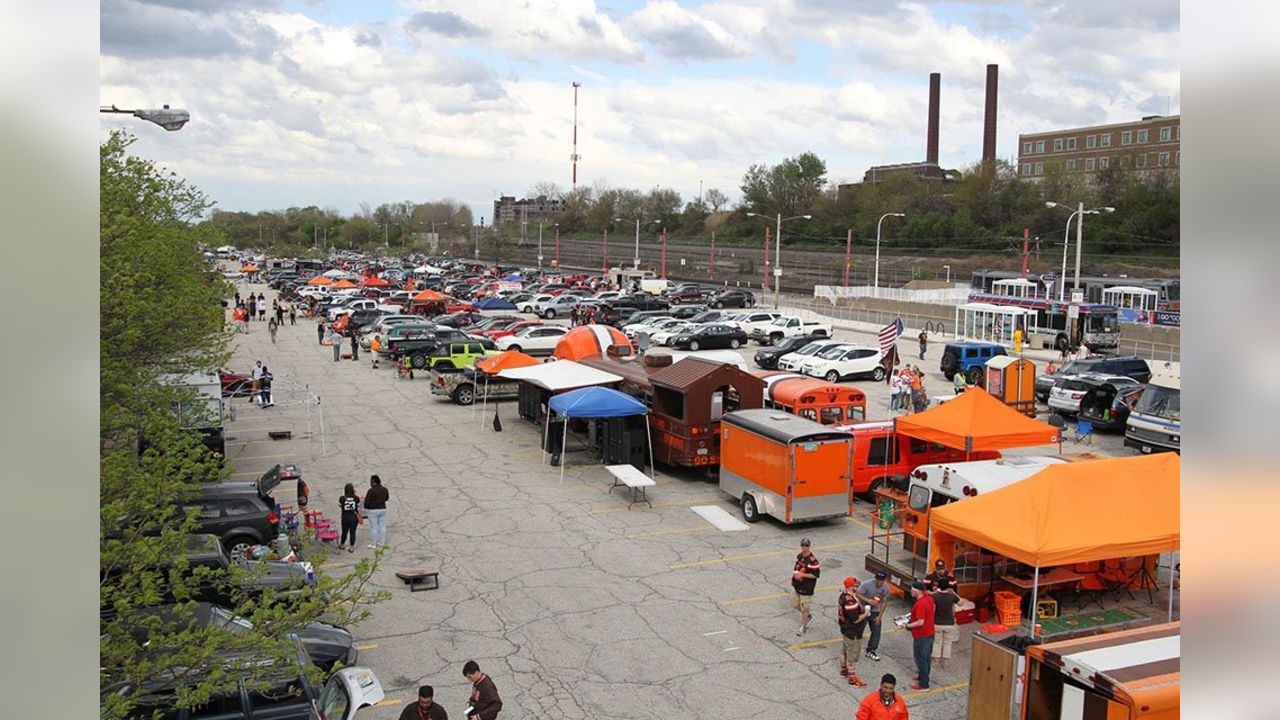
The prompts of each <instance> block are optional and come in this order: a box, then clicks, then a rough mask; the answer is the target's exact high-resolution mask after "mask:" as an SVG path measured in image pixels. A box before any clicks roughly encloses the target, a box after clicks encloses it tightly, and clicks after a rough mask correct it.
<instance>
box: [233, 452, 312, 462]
mask: <svg viewBox="0 0 1280 720" xmlns="http://www.w3.org/2000/svg"><path fill="white" fill-rule="evenodd" d="M292 457H297V455H296V454H290V455H249V456H244V457H242V456H239V455H237V456H235V457H233V458H230V459H231V460H232V461H235V462H241V461H244V460H279V459H281V458H292Z"/></svg>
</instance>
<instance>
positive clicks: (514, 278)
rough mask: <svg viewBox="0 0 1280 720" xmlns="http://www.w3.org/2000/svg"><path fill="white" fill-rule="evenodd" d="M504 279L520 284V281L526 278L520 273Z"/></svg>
mask: <svg viewBox="0 0 1280 720" xmlns="http://www.w3.org/2000/svg"><path fill="white" fill-rule="evenodd" d="M502 279H503V280H514V281H516V282H520V281H522V280H524V277H523V276H521V275H520V273H511V274H510V275H507V276H506V277H504V278H502Z"/></svg>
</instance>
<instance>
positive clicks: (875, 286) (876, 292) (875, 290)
mask: <svg viewBox="0 0 1280 720" xmlns="http://www.w3.org/2000/svg"><path fill="white" fill-rule="evenodd" d="M887 217H906V213H885V214H883V215H881V216H880V219H879V220H877V221H876V271H875V280H873V281H872V287H871V294H872V295H873V296H875V297H880V226H881V225H882V224H884V219H885V218H887Z"/></svg>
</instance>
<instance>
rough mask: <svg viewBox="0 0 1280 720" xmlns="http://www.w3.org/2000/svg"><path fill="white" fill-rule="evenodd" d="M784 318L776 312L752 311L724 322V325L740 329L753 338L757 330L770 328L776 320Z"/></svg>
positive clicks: (739, 314)
mask: <svg viewBox="0 0 1280 720" xmlns="http://www.w3.org/2000/svg"><path fill="white" fill-rule="evenodd" d="M780 317H782V313H780V312H778V311H776V310H752V311H750V312H743V313H738V315H737V316H735V317H731V318H729V319H728V320H724V321H723V322H724V324H726V325H731V326H733V327H736V328H738V329H739V330H741V331H742V332H744V333H746V334H747V337H751V334H752V333H754V332H755V331H756V328H763V327H768V326H770V325H772V324H773V321H774V320H777V319H778V318H780Z"/></svg>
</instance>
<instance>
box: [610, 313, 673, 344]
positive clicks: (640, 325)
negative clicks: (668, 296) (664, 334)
mask: <svg viewBox="0 0 1280 720" xmlns="http://www.w3.org/2000/svg"><path fill="white" fill-rule="evenodd" d="M674 320H675V318H673V317H671V316H669V315H656V316H654V317H649V318H645V319H644V320H643V321H642V322H632V323H627V324H626V325H624V326H623V327H622V334H623V335H626V336H627V337H628V338H630V339H632V340H634V339H636V337H637V336H639V335H640V333H642V332H644V333H648V334H650V335H653V333H655V332H657V330H658V328H659V327H660V326H662V325H663V324H664V323H669V322H672V321H674Z"/></svg>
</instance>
